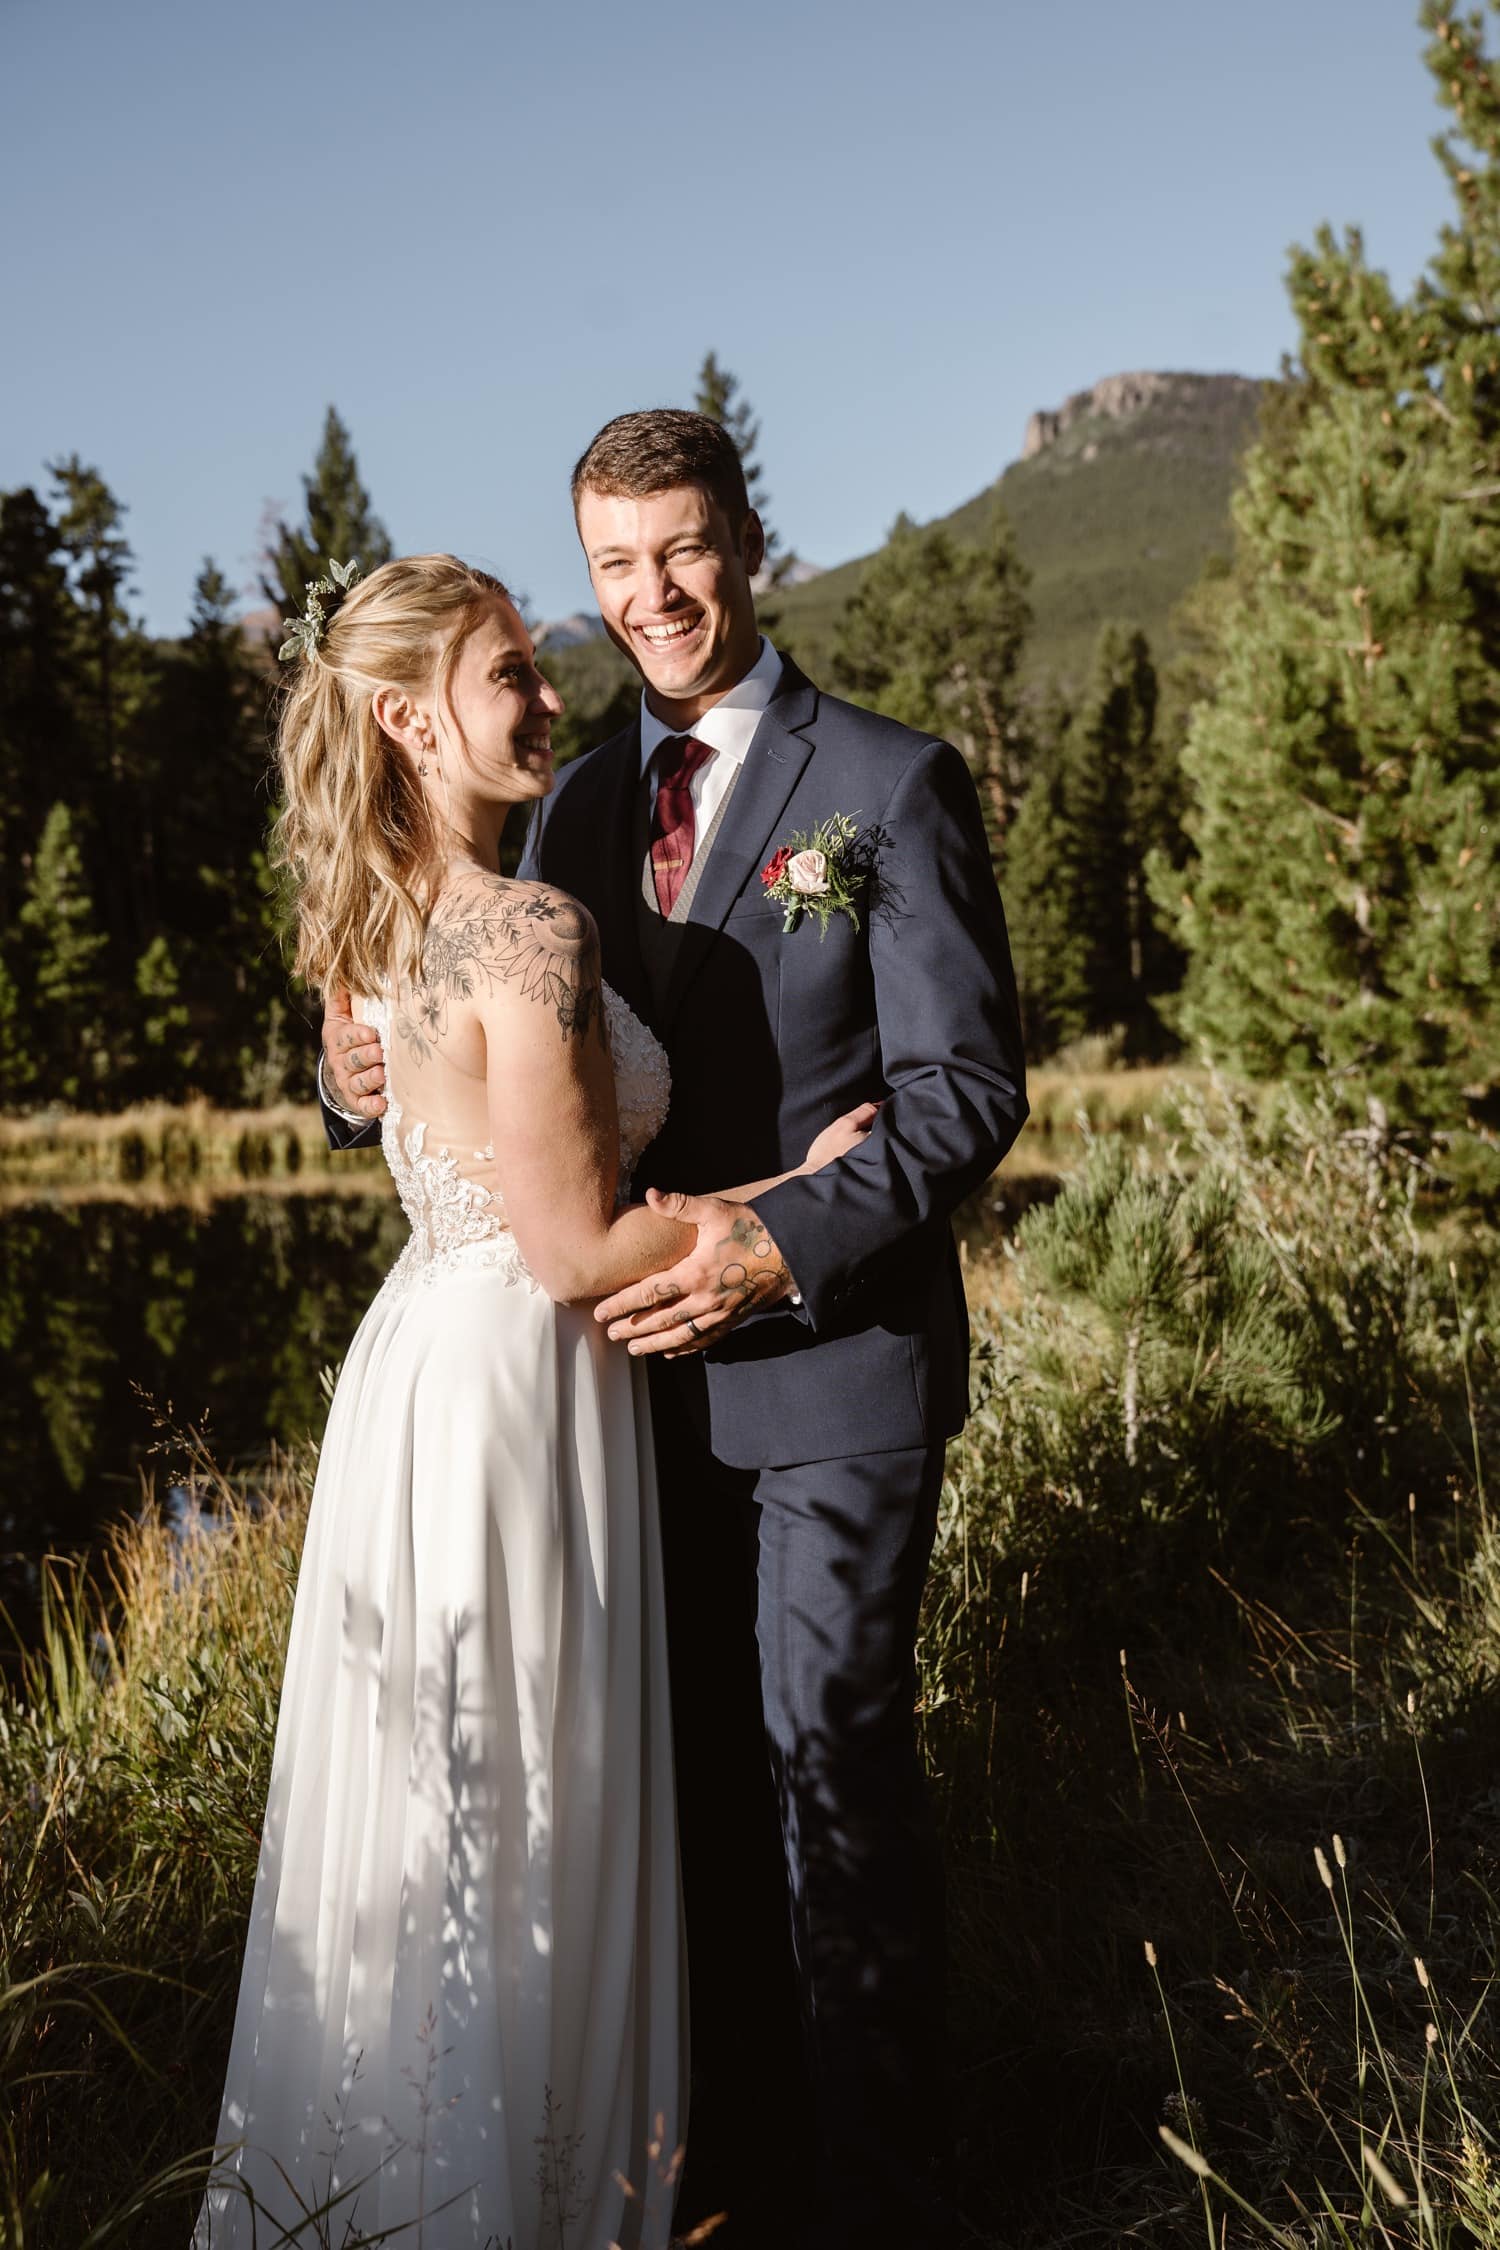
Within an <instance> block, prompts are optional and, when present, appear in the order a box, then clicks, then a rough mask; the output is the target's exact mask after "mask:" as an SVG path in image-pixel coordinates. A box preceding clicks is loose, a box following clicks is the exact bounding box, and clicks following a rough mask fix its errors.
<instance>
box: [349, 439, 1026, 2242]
mask: <svg viewBox="0 0 1500 2250" xmlns="http://www.w3.org/2000/svg"><path fill="white" fill-rule="evenodd" d="M573 503H574V509H575V514H576V518H577V524H578V532H579V537H580V539H581V541H582V543H583V547H584V551H585V554H586V556H587V558H588V566H589V573H590V577H591V579H592V582H593V587H594V593H595V597H596V599H597V601H598V604H599V609H600V613H601V616H602V617H603V620H604V624H605V628H606V630H607V631H608V633H609V635H610V638H611V639H612V640H613V641H614V642H615V643H616V645H617V646H618V647H619V648H621V649H623V650H624V652H625V654H626V655H627V656H628V657H629V658H630V660H631V662H632V663H633V664H634V665H635V667H636V669H637V671H638V672H639V673H640V675H641V678H642V681H643V683H644V694H643V696H642V702H641V710H640V715H639V718H638V719H636V720H633V721H632V722H631V724H630V725H629V726H628V727H627V728H625V729H624V731H623V732H622V733H620V734H618V735H616V736H615V737H614V738H613V740H611V741H609V742H606V743H604V744H603V745H602V746H601V747H600V748H599V749H597V750H595V751H594V752H592V753H591V754H590V755H588V756H586V757H583V758H580V759H578V760H577V761H576V762H575V763H574V764H573V765H572V766H571V767H569V768H568V769H566V770H565V771H564V773H563V774H562V776H561V777H560V779H559V782H558V786H557V788H556V790H555V791H554V793H553V795H552V796H551V798H550V799H549V800H548V801H547V802H546V804H545V806H544V807H543V808H542V810H541V817H540V819H539V821H538V823H537V826H536V828H535V829H534V831H533V834H532V838H531V841H530V844H529V846H528V850H527V856H526V860H525V862H524V864H523V866H522V869H521V872H522V874H523V875H528V876H536V875H541V876H544V877H545V878H546V879H547V880H548V881H549V882H552V883H556V884H559V885H560V886H562V887H563V888H565V889H567V890H569V891H572V892H573V893H575V894H576V895H577V896H578V897H580V898H581V899H583V901H584V902H585V903H586V904H587V905H588V906H589V907H590V908H591V910H592V911H593V913H594V915H595V918H596V920H597V922H598V925H599V931H600V936H601V941H602V947H603V960H604V973H605V975H606V976H607V978H608V979H609V981H610V982H611V983H612V984H613V985H614V986H615V988H616V989H617V991H619V992H620V993H621V994H622V996H623V997H624V998H625V999H626V1000H627V1001H629V1003H630V1005H631V1006H632V1007H633V1008H634V1009H635V1011H636V1013H637V1014H638V1015H639V1016H641V1017H642V1018H643V1019H644V1020H645V1021H646V1022H647V1023H648V1024H650V1025H651V1027H652V1028H653V1029H654V1030H655V1032H656V1033H657V1035H658V1037H659V1038H660V1039H661V1040H662V1042H663V1043H664V1045H665V1047H666V1049H667V1052H668V1056H669V1058H670V1061H671V1066H672V1107H671V1112H670V1116H669V1118H668V1121H667V1124H666V1126H665V1127H664V1129H663V1131H662V1133H661V1135H660V1137H659V1139H658V1140H657V1141H656V1142H655V1143H654V1144H653V1146H652V1147H651V1148H650V1149H649V1150H648V1151H647V1154H646V1156H645V1158H644V1159H643V1161H642V1164H641V1166H640V1168H639V1169H638V1172H637V1175H636V1184H637V1189H638V1190H640V1189H645V1188H656V1189H659V1190H666V1191H670V1194H671V1197H672V1198H677V1199H680V1200H670V1207H671V1208H673V1209H680V1211H681V1213H682V1215H683V1216H684V1217H686V1218H687V1219H688V1220H690V1221H691V1222H692V1223H694V1224H695V1225H696V1227H697V1230H698V1239H697V1246H696V1248H695V1250H694V1251H693V1252H691V1253H690V1254H689V1255H688V1257H687V1258H686V1259H685V1260H684V1261H683V1262H682V1264H681V1265H680V1266H679V1267H678V1268H676V1269H675V1270H674V1271H673V1272H671V1273H669V1274H664V1275H657V1276H653V1277H652V1278H651V1279H650V1280H648V1281H646V1282H643V1283H641V1284H638V1285H637V1286H635V1287H633V1288H631V1289H627V1290H624V1291H622V1292H621V1293H620V1294H619V1295H618V1296H617V1297H616V1298H614V1299H612V1300H610V1301H609V1302H607V1303H606V1304H604V1305H601V1306H600V1307H599V1308H598V1310H599V1317H600V1318H601V1319H603V1320H605V1321H607V1323H608V1326H609V1333H610V1335H611V1336H612V1337H613V1338H615V1339H616V1340H617V1342H618V1343H619V1346H620V1348H621V1349H624V1350H629V1351H632V1352H635V1353H638V1354H640V1355H642V1356H645V1357H647V1358H648V1361H649V1365H650V1369H651V1376H652V1401H653V1410H654V1411H653V1420H654V1426H655V1436H656V1447H657V1460H658V1471H659V1482H660V1488H661V1506H662V1518H663V1545H664V1556H665V1568H666V1574H667V1605H668V1610H667V1614H668V1632H669V1640H670V1646H671V1657H672V1692H673V1703H674V1724H675V1730H676V1749H677V1771H678V1792H679V1819H680V1825H681V1838H682V1864H683V1884H684V1893H685V1900H686V1908H687V1924H688V1957H689V1982H690V1988H691V1999H692V2070H693V2075H692V2095H691V2111H690V2119H689V2156H688V2166H687V2174H686V2178H685V2181H684V2185H683V2194H682V2198H681V2201H680V2203H679V2208H678V2225H679V2227H683V2228H686V2227H688V2226H691V2225H692V2224H693V2223H694V2222H695V2221H697V2220H700V2219H702V2218H704V2217H705V2216H708V2215H709V2214H711V2213H713V2212H715V2211H718V2210H727V2211H728V2213H729V2221H728V2224H727V2225H726V2226H725V2228H724V2229H723V2231H722V2233H721V2234H720V2235H718V2236H717V2237H716V2239H717V2241H720V2242H722V2243H724V2244H725V2245H726V2246H727V2250H772V2246H774V2250H783V2246H786V2250H790V2246H791V2245H794V2244H796V2245H802V2244H805V2245H807V2246H808V2250H813V2246H814V2245H815V2246H816V2250H855V2246H856V2245H857V2246H858V2250H928V2246H929V2245H932V2246H936V2245H937V2244H939V2243H947V2242H949V2241H950V2240H951V2239H952V2232H951V2222H949V2221H948V2220H947V2219H945V2217H944V2213H943V2205H942V2200H941V2188H942V2181H941V2178H940V2177H939V2175H938V2163H939V2158H938V2151H939V2146H940V2130H941V2122H942V2116H941V2112H942V2107H943V2084H942V2052H943V2041H942V1994H943V1975H944V1965H943V1947H942V1923H941V1886H940V1872H939V1867H938V1860H937V1852H936V1845H935V1838H934V1835H933V1830H932V1826H931V1820H930V1815H929V1812H928V1809H927V1806H926V1803H925V1798H924V1791H923V1786H922V1779H921V1774H920V1771H919V1766H918V1759H917V1753H916V1747H915V1742H914V1735H913V1706H914V1701H915V1667H914V1660H913V1641H914V1637H915V1632H916V1624H917V1611H918V1604H919V1601H920V1598H921V1591H922V1583H923V1577H924V1573H925V1570H926V1566H927V1561H928V1556H929V1553H930V1550H931V1545H932V1538H933V1531H934V1525H935V1521H936V1514H937V1503H938V1494H939V1490H940V1487H941V1482H942V1473H943V1453H944V1444H945V1441H946V1440H947V1439H948V1438H949V1437H951V1436H952V1435H953V1434H954V1433H955V1432H956V1431H957V1430H958V1429H959V1428H960V1426H961V1425H962V1422H963V1419H964V1415H965V1412H966V1409H967V1396H968V1355H967V1322H966V1317H965V1311H964V1301H963V1290H962V1285H961V1281H960V1276H959V1269H958V1261H957V1258H956V1256H955V1253H954V1247H953V1241H952V1236H951V1233H950V1230H949V1224H948V1222H949V1216H950V1214H951V1212H952V1211H953V1209H954V1207H955V1205H956V1204H957V1203H958V1202H959V1201H960V1200H961V1199H962V1198H963V1197H964V1196H965V1195H966V1194H968V1192H969V1191H970V1190H971V1189H972V1188H974V1187H976V1186H977V1185H978V1184H979V1183H980V1182H981V1181H982V1180H983V1179H984V1178H985V1177H986V1176H987V1175H988V1174H989V1173H990V1172H991V1171H992V1170H993V1169H994V1167H995V1165H996V1164H998V1162H999V1161H1000V1159H1001V1157H1002V1156H1003V1155H1004V1153H1005V1151H1006V1149H1007V1148H1008V1147H1009V1146H1010V1144H1011V1142H1012V1141H1013V1140H1014V1138H1015V1136H1016V1133H1017V1132H1018V1130H1019V1129H1020V1126H1021V1124H1022V1121H1023V1120H1024V1118H1025V1116H1026V1100H1025V1094H1024V1091H1023V1084H1024V1071H1023V1065H1022V1058H1021V1046H1020V1037H1019V1029H1018V1022H1017V1013H1016V1000H1015V987H1014V981H1013V977H1012V973H1011V965H1010V955H1009V950H1008V946H1007V943H1006V935H1005V923H1004V918H1003V915H1002V912H1001V906H1000V899H999V895H998V893H997V891H996V888H995V880H994V875H993V873H992V870H991V863H990V854H989V847H988V844H987V841H986V837H985V832H984V826H983V822H982V819H981V815H980V810H979V803H978V799H977V796H976V793H975V790H974V786H973V783H972V781H971V779H970V777H969V774H968V771H967V768H966V767H965V765H964V762H963V759H962V758H961V757H960V755H959V753H958V752H957V751H956V750H954V749H952V748H951V747H950V746H949V745H948V744H946V743H943V742H939V741H935V740H933V739H932V738H931V737H928V736H924V735H922V734H919V733H914V732H912V731H910V730H909V729H907V728H905V727H901V726H897V725H895V724H894V723H893V722H892V721H890V720H888V719H884V718H879V717H877V716H876V715H875V714H873V713H871V712H868V711H862V710H859V709H858V708H856V707H855V706H853V705H850V704H848V703H844V702H841V701H839V700H838V699H836V698H834V697H832V696H829V695H826V694H823V693H822V692H820V690H819V689H818V688H816V687H815V686H814V685H813V684H812V682H811V681H809V680H808V679H806V678H805V677H804V676H803V674H802V673H801V672H800V671H799V670H798V669H797V667H796V665H795V664H793V663H792V662H791V661H790V660H789V659H786V658H783V657H781V656H779V655H778V654H777V652H776V650H775V649H774V648H773V647H772V646H771V645H770V643H769V642H767V641H765V640H763V639H762V638H761V636H760V633H759V631H758V629H757V625H756V619H755V605H754V596H753V593H752V587H751V581H752V579H753V578H754V576H755V574H756V572H757V570H758V569H759V568H760V565H761V562H762V559H763V555H764V537H763V533H762V529H761V525H760V522H759V519H758V518H757V516H756V514H755V513H754V511H753V510H752V508H751V507H750V505H749V501H748V498H747V494H746V489H745V480H744V474H743V471H742V468H741V465H740V460H739V456H738V454H737V452H736V450H735V447H734V444H733V441H732V440H731V439H730V437H729V436H728V435H727V434H726V433H725V432H724V431H723V430H722V429H721V428H720V427H719V425H718V424H716V423H714V422H712V421H709V420H707V419H706V418H705V417H703V416H701V415H697V414H690V413H685V412H680V411H677V410H673V409H661V410H657V411H653V412H647V413H637V414H626V415H622V416H621V417H619V419H618V420H616V421H613V422H611V423H609V424H608V425H607V427H606V428H605V429H603V430H602V431H601V432H600V433H599V435H598V437H596V438H595V440H594V442H593V444H592V445H591V446H590V447H589V449H588V451H587V452H586V453H585V454H584V456H583V458H582V460H581V461H580V462H579V464H578V466H577V468H576V470H575V471H574V476H573ZM835 814H846V815H848V816H850V817H851V819H852V820H853V821H854V822H856V823H857V825H858V829H859V844H858V847H857V850H856V855H855V859H856V865H857V867H858V869H859V871H860V884H861V887H860V890H859V894H858V897H857V899H856V902H855V903H856V909H857V916H858V921H857V926H856V923H855V921H854V920H852V919H851V918H849V917H847V916H844V915H842V914H838V913H835V914H834V915H833V917H832V919H831V920H830V921H829V923H828V927H827V929H826V933H820V930H819V927H818V922H817V920H816V918H815V917H814V916H812V915H811V914H809V913H806V912H804V913H803V914H801V915H800V916H799V917H798V918H797V920H796V923H795V926H794V927H792V928H790V929H789V928H787V927H786V926H785V922H786V917H785V915H784V912H783V909H782V907H781V906H780V905H778V904H777V903H775V902H774V901H772V900H770V899H768V897H767V896H766V893H765V887H764V884H763V881H762V874H761V870H762V867H763V865H764V864H765V863H767V862H769V861H770V860H771V859H772V858H773V856H774V855H775V854H776V853H777V852H778V851H779V850H780V849H781V847H783V846H785V845H787V844H788V843H790V842H791V841H792V840H793V839H794V837H796V836H798V835H799V834H800V835H804V836H805V835H809V834H810V833H811V832H812V831H813V830H815V829H816V828H818V827H819V826H820V824H822V823H823V822H825V821H827V820H829V819H830V818H831V816H833V815H835ZM819 872H820V871H819V870H818V869H817V867H816V866H815V865H814V866H812V867H810V868H806V869H804V870H803V873H804V876H805V879H811V880H816V879H817V878H818V875H819ZM823 872H824V873H825V876H826V870H825V871H823ZM324 1039H325V1046H326V1049H327V1057H328V1062H329V1065H330V1067H331V1069H332V1072H333V1075H334V1078H335V1081H336V1083H337V1085H338V1087H339V1091H340V1094H341V1095H342V1097H343V1098H344V1100H345V1101H346V1102H348V1103H349V1104H350V1105H351V1106H353V1107H355V1108H356V1109H359V1108H363V1109H364V1111H365V1113H366V1114H369V1113H370V1110H371V1108H372V1107H373V1108H375V1109H377V1110H378V1108H379V1107H380V1106H382V1105H380V1104H379V1103H378V1102H376V1103H373V1104H372V1103H371V1101H370V1095H371V1091H372V1083H373V1084H375V1085H378V1078H377V1079H376V1080H375V1081H373V1082H372V1081H371V1079H370V1078H369V1077H368V1076H364V1077H360V1078H356V1077H355V1076H354V1075H353V1074H351V1073H350V1072H349V1069H348V1063H347V1049H348V1047H349V1046H350V1045H357V1044H361V1043H362V1044H363V1045H364V1046H366V1047H368V1044H369V1037H368V1033H364V1034H363V1036H362V1040H361V1036H360V1034H359V1033H358V1032H356V1031H354V1030H353V1027H351V1026H349V1025H348V1023H347V1019H346V1018H341V1017H339V1016H337V1015H334V1014H331V1015H330V1016H329V1018H328V1019H327V1020H326V1021H325V1025H324ZM867 1100H869V1101H879V1102H880V1103H881V1105H882V1106H881V1108H880V1110H879V1114H878V1116H877V1118H876V1120H875V1124H874V1127H873V1129H872V1131H871V1132H870V1134H869V1137H868V1138H867V1139H866V1140H865V1141H864V1142H863V1143H862V1144H861V1145H860V1146H859V1147H857V1148H856V1149H855V1150H853V1151H852V1153H850V1154H849V1155H847V1156H845V1157H844V1158H842V1159H841V1160H840V1161H839V1162H837V1163H835V1164H833V1165H831V1166H829V1167H828V1168H827V1169H825V1170H824V1171H822V1172H820V1173H817V1174H815V1175H811V1176H799V1177H797V1178H794V1179H791V1180H788V1181H786V1182H784V1183H783V1184H782V1185H781V1186H779V1187H774V1188H772V1189H770V1190H769V1191H768V1192H766V1193H764V1194H761V1195H757V1196H756V1197H754V1198H753V1200H752V1202H751V1203H750V1204H748V1205H741V1204H732V1203H726V1202H724V1201H722V1200H721V1199H718V1198H716V1197H715V1196H714V1195H713V1193H712V1190H713V1187H714V1185H715V1183H722V1182H725V1181H729V1180H751V1179H757V1178H764V1177H766V1176H768V1175H771V1174H775V1173H778V1172H781V1171H784V1170H786V1169H787V1168H788V1167H789V1166H791V1165H795V1164H797V1163H799V1162H800V1161H801V1159H802V1156H803V1154H804V1153H805V1151H806V1149H807V1147H808V1144H809V1143H810V1142H811V1140H812V1139H813V1137H814V1135H815V1134H816V1133H817V1132H818V1130H819V1129H820V1128H821V1127H822V1126H824V1125H826V1124H827V1123H828V1122H829V1121H830V1120H831V1119H832V1118H833V1117H834V1116H836V1115H838V1114H839V1113H841V1112H843V1111H845V1110H848V1109H850V1108H851V1107H853V1106H854V1105H856V1104H857V1103H860V1102H862V1101H867ZM330 1131H331V1135H334V1136H337V1133H338V1128H337V1126H336V1125H335V1124H333V1122H332V1121H330Z"/></svg>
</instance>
